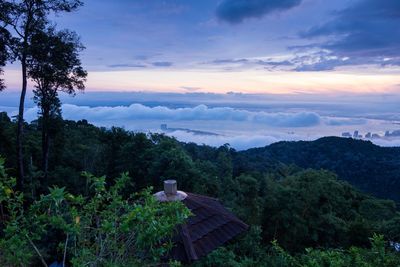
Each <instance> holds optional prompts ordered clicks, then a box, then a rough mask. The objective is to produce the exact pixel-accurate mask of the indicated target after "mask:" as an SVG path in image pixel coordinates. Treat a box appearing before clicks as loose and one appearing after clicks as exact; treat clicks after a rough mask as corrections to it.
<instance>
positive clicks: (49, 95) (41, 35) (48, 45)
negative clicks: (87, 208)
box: [27, 28, 87, 184]
mask: <svg viewBox="0 0 400 267" xmlns="http://www.w3.org/2000/svg"><path fill="white" fill-rule="evenodd" d="M30 43H31V48H30V50H29V54H30V56H29V57H28V60H27V66H28V75H29V77H30V78H31V79H32V80H33V81H34V82H35V89H34V91H33V92H34V101H35V102H36V103H37V105H38V106H39V108H40V115H41V116H42V118H41V122H42V155H43V156H42V170H43V172H44V175H43V178H44V184H45V183H46V180H47V172H48V162H49V145H50V126H51V125H52V122H53V121H54V120H57V119H58V118H60V116H61V105H60V99H59V97H58V92H59V91H62V92H65V93H67V94H69V95H74V94H75V91H76V90H84V89H85V85H84V82H85V81H86V76H87V72H86V71H85V70H84V69H83V68H82V66H81V61H80V59H79V52H80V51H82V50H83V49H84V47H83V46H82V44H81V43H80V41H79V38H78V36H77V35H76V34H75V33H74V32H70V31H67V30H64V31H59V32H56V31H55V29H54V28H48V29H46V30H43V31H37V32H36V33H35V34H34V35H33V36H32V39H31V40H30ZM43 51H46V52H45V53H44V52H43Z"/></svg>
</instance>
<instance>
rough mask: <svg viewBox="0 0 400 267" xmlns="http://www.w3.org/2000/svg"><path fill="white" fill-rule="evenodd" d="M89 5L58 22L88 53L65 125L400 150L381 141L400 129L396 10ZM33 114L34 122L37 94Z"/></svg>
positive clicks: (313, 5) (11, 107) (4, 99)
mask: <svg viewBox="0 0 400 267" xmlns="http://www.w3.org/2000/svg"><path fill="white" fill-rule="evenodd" d="M84 3H85V5H84V6H83V7H82V8H81V9H80V10H79V11H78V12H76V13H73V14H68V15H64V16H60V17H56V18H53V19H54V21H56V22H57V24H58V28H60V29H61V28H68V29H72V30H74V31H76V32H77V33H78V34H79V35H80V36H81V40H82V42H83V44H84V45H85V46H86V50H85V51H84V52H83V54H82V59H83V65H84V67H85V68H86V69H87V70H88V71H89V77H88V82H87V84H86V93H85V94H78V95H77V96H76V97H75V98H71V97H67V96H64V95H61V97H62V98H61V100H62V103H63V104H64V105H63V117H64V118H66V119H72V120H79V119H87V120H89V121H90V122H91V123H94V124H96V125H100V126H106V127H111V126H121V127H125V128H126V129H128V130H135V131H144V132H148V131H151V132H160V124H165V123H166V124H168V127H169V128H171V129H170V130H169V131H168V132H167V134H169V135H173V136H175V137H177V138H178V139H179V140H182V141H188V142H189V141H194V142H197V143H205V144H209V145H222V144H225V143H230V144H231V145H232V146H233V147H235V148H237V149H245V148H249V147H255V146H263V145H267V144H270V143H273V142H276V141H279V140H314V139H316V138H319V137H322V136H328V135H335V136H341V135H342V133H343V132H349V133H351V134H353V133H354V131H359V134H361V135H363V138H365V135H366V134H367V133H371V134H373V133H375V134H378V135H379V136H381V138H375V139H370V140H371V141H373V142H374V143H376V144H379V145H386V146H397V145H400V135H399V136H396V137H393V136H391V137H384V135H385V132H386V131H389V132H393V131H396V130H399V128H400V113H399V110H400V93H399V92H400V27H399V25H400V1H399V0H334V1H327V0H201V1H200V0H113V1H109V0H86V1H84ZM5 78H6V82H7V85H8V88H7V90H6V91H5V92H3V93H1V95H0V111H2V110H3V111H7V112H8V113H9V114H10V115H15V114H16V112H17V106H18V99H19V96H18V92H19V88H20V71H19V66H18V65H16V64H14V65H9V66H7V67H6V69H5ZM30 86H31V87H32V84H31V85H30ZM26 109H27V110H26V119H27V120H28V121H32V120H34V119H36V118H37V114H38V113H37V108H35V104H34V103H33V101H32V93H31V92H29V93H28V97H27V103H26ZM182 129H183V130H182ZM184 129H190V130H199V131H204V132H209V133H212V134H211V135H207V134H205V135H198V134H196V132H195V131H194V132H193V131H186V130H184ZM365 139H366V138H365Z"/></svg>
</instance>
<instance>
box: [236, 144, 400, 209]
mask: <svg viewBox="0 0 400 267" xmlns="http://www.w3.org/2000/svg"><path fill="white" fill-rule="evenodd" d="M277 162H283V163H285V164H295V165H297V166H300V167H302V168H313V169H326V170H331V171H333V172H335V173H336V174H337V175H338V176H339V178H340V179H343V180H345V181H347V182H349V183H350V184H352V185H354V186H355V187H356V188H358V189H360V190H362V191H364V192H368V193H371V194H373V195H374V196H377V197H380V198H389V199H392V200H395V201H396V202H400V148H398V147H380V146H376V145H374V144H372V143H371V142H369V141H368V142H366V141H362V140H354V139H352V138H339V137H325V138H321V139H319V140H316V141H314V142H304V141H303V142H279V143H275V144H272V145H270V146H267V147H263V148H254V149H249V150H247V151H243V152H241V153H239V154H238V156H237V157H236V159H235V167H236V169H237V170H238V171H239V172H240V171H250V170H257V171H261V172H263V171H266V170H268V169H270V168H271V166H274V165H276V163H277Z"/></svg>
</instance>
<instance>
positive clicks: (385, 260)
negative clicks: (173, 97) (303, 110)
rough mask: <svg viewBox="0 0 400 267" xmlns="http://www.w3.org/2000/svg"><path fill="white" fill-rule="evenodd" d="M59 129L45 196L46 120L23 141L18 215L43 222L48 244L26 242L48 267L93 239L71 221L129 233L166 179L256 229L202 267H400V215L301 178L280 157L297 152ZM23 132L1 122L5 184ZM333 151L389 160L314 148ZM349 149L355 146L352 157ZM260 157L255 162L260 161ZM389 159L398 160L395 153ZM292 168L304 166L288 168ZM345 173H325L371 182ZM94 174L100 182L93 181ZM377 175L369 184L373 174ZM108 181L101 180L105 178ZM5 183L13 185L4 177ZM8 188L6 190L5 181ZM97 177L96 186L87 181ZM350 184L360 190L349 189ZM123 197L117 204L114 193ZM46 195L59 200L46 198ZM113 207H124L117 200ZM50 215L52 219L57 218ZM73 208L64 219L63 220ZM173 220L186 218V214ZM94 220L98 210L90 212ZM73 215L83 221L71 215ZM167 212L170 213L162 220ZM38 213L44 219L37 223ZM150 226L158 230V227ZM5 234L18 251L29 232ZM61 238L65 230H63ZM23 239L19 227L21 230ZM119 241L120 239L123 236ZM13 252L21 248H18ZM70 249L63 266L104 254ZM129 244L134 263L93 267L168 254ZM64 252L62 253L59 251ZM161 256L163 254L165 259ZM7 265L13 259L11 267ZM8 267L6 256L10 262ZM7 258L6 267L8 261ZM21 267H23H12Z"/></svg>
mask: <svg viewBox="0 0 400 267" xmlns="http://www.w3.org/2000/svg"><path fill="white" fill-rule="evenodd" d="M51 126H52V127H51V128H50V129H49V133H50V140H51V142H50V150H49V151H50V153H49V168H48V174H47V177H48V178H47V185H44V184H43V183H39V181H40V179H42V177H43V172H42V170H41V168H40V166H41V159H42V155H41V148H42V147H41V127H42V120H41V119H40V118H39V119H38V120H37V121H34V122H32V123H30V124H26V125H25V126H24V129H25V139H26V142H25V146H24V153H25V155H26V162H24V164H25V169H26V170H27V172H26V175H25V181H24V184H25V185H26V187H25V189H24V192H23V193H24V197H23V203H25V204H24V205H23V206H25V207H22V206H21V205H22V204H18V205H19V206H18V205H17V207H19V209H23V210H25V211H24V212H25V213H24V214H28V215H29V214H33V215H32V216H34V217H35V216H38V218H37V219H36V221H35V220H33V219H30V220H31V221H33V222H35V223H36V224H37V225H44V226H43V227H36V228H35V229H37V231H40V233H36V232H34V233H30V234H34V236H35V240H33V239H32V240H33V241H35V244H36V245H37V246H38V247H39V249H40V251H42V253H43V255H42V257H43V258H44V260H45V261H47V262H49V261H50V260H51V259H52V258H51V255H52V254H51V251H54V249H56V248H57V247H63V246H62V245H65V243H66V242H65V240H66V236H69V238H70V240H78V241H79V240H83V239H84V238H85V237H82V236H81V235H79V233H82V232H79V230H76V229H75V228H74V227H75V224H74V218H76V216H77V215H76V214H77V213H79V216H78V217H79V218H80V221H81V222H84V223H86V224H89V225H90V223H91V219H90V218H88V217H89V215H88V214H91V213H96V212H98V213H99V214H103V215H101V216H105V215H107V216H110V218H113V219H115V220H118V221H123V218H125V217H124V216H123V215H124V214H125V215H126V214H129V213H130V212H132V208H130V205H132V207H133V206H135V205H136V206H138V205H139V204H140V203H146V201H145V202H143V199H142V200H138V198H137V197H135V195H132V194H133V193H134V192H142V191H143V190H146V188H148V187H149V186H154V187H155V188H154V190H155V191H156V190H160V189H161V186H162V181H163V180H164V179H166V178H173V179H176V180H177V181H178V186H179V189H181V190H184V191H187V192H195V193H200V194H205V195H209V196H214V197H217V198H219V199H220V200H221V201H222V202H223V203H224V204H225V205H226V206H227V207H228V208H230V209H232V210H233V212H234V213H235V214H237V215H238V216H239V217H240V218H241V219H243V220H244V221H245V222H246V223H248V224H250V225H251V228H250V230H249V232H248V233H247V234H246V235H244V236H242V237H240V238H238V239H237V240H236V242H233V243H232V244H231V245H229V246H227V247H225V248H221V249H219V250H217V251H215V252H214V253H212V254H211V255H210V256H209V257H207V258H206V259H203V260H202V261H200V262H198V263H196V265H199V266H220V265H222V264H223V265H226V266H349V265H354V266H399V264H400V255H399V253H397V252H394V250H393V249H392V248H391V247H390V246H389V241H392V242H399V241H400V227H399V223H400V214H399V212H398V210H397V208H396V204H395V202H394V201H392V200H381V199H377V198H374V197H372V196H369V195H367V194H366V193H363V192H361V191H359V190H358V189H355V188H354V187H353V186H351V185H350V184H349V183H347V182H345V181H343V180H340V179H338V178H337V176H336V174H334V173H333V172H330V171H327V170H313V169H303V168H301V167H304V166H301V164H297V165H300V166H296V165H294V164H291V165H286V164H284V163H282V162H280V161H281V160H282V161H286V160H284V159H283V156H282V155H284V154H285V151H284V148H285V147H286V149H287V154H288V158H289V155H290V156H291V157H295V154H296V153H298V152H295V151H296V146H297V145H298V144H297V143H293V144H291V143H289V144H288V143H280V144H276V145H272V146H271V147H275V146H278V147H279V146H280V148H279V149H277V150H279V153H275V154H277V155H278V156H277V157H275V156H274V155H275V154H273V153H271V152H269V153H270V154H265V155H264V154H263V153H261V152H262V151H267V150H268V149H271V147H269V148H268V147H267V148H263V149H259V151H261V152H260V153H252V152H251V150H250V151H244V152H237V151H235V150H233V149H232V148H230V147H229V146H228V145H225V146H222V147H219V148H213V147H209V146H204V145H203V146H199V145H196V144H183V143H180V142H178V141H176V140H175V139H173V138H169V137H166V136H163V135H158V134H153V135H146V134H144V133H133V132H129V131H125V130H123V129H121V128H112V129H105V128H98V127H95V126H93V125H91V124H89V123H88V122H86V121H78V122H73V121H65V120H62V119H61V118H59V119H58V120H56V121H54V123H53V124H51ZM16 127H17V125H16V122H14V121H12V120H11V119H10V118H9V117H8V116H7V115H6V114H5V113H1V114H0V154H1V155H2V156H4V157H5V158H6V162H5V166H6V168H7V172H8V175H9V177H10V176H15V175H16V174H17V172H16V168H17V166H16V162H17V160H16V158H17V155H16V150H15V146H14V144H15V129H16ZM330 142H333V143H335V142H336V146H335V147H336V149H338V151H336V152H335V153H344V154H346V153H357V152H356V151H357V150H359V151H360V152H358V153H360V154H361V153H368V152H366V151H368V149H370V152H369V153H371V154H372V153H374V151H376V150H380V149H381V148H377V147H375V146H373V145H371V144H370V143H367V142H360V141H355V140H350V139H336V138H327V139H322V140H319V141H316V142H314V144H320V143H330ZM343 142H348V143H345V144H346V145H344V144H343ZM282 144H283V145H285V146H283V145H282ZM307 144H309V147H310V148H309V150H313V151H314V152H315V153H317V152H318V151H317V150H316V148H313V149H312V148H311V147H313V146H312V144H313V142H311V143H307ZM349 144H353V145H349ZM291 145H293V147H295V148H293V149H292V150H290V149H291ZM332 146H334V145H332ZM317 147H320V149H321V151H320V152H318V153H317V154H319V155H321V157H322V156H323V155H325V154H326V152H324V151H327V150H328V151H329V149H325V147H324V146H323V145H318V146H317ZM346 147H347V149H346ZM384 150H385V149H382V150H381V152H380V155H381V156H382V157H383V158H386V159H389V158H390V157H391V156H390V155H391V153H392V152H390V153H387V155H386V154H385V153H384V152H382V151H384ZM259 151H257V150H255V152H259ZM388 151H392V150H391V149H388ZM393 151H395V149H393ZM309 153H310V154H313V153H311V152H309ZM324 153H325V154H324ZM393 153H395V152H393ZM344 154H342V155H344ZM279 155H281V157H279ZM339 155H340V154H339ZM299 158H300V157H299ZM393 160H394V158H393ZM310 161H311V160H310ZM324 161H327V160H326V159H325V160H324V159H321V160H320V162H324ZM332 161H333V160H332ZM388 161H389V160H388ZM286 163H297V162H293V161H286ZM343 164H344V163H343ZM375 164H376V166H375V167H374V169H375V170H376V171H378V170H379V168H385V167H386V166H387V165H382V166H384V167H382V166H381V167H379V166H380V165H379V164H378V163H377V162H375ZM305 167H314V166H305ZM315 167H316V168H317V169H320V168H322V167H324V166H318V165H316V166H315ZM346 167H348V168H349V169H348V172H346ZM346 167H340V166H339V163H338V162H335V167H334V168H333V167H331V168H329V166H326V167H324V168H325V169H331V170H333V171H335V170H341V171H342V172H339V171H338V173H340V176H339V177H340V178H343V179H345V178H346V177H351V176H352V175H353V174H354V173H356V172H357V171H358V173H363V170H360V166H354V167H353V168H350V167H351V165H346ZM357 169H358V170H357ZM392 170H393V169H392ZM385 171H389V170H384V169H382V172H383V173H387V172H385ZM82 172H86V175H84V176H82ZM125 172H128V173H129V175H122V177H124V178H117V179H115V178H114V177H121V173H125ZM87 173H92V174H93V175H94V176H93V175H88V174H87ZM371 174H373V173H372V172H371ZM103 175H105V176H104V177H102V176H103ZM3 176H4V177H5V175H3ZM4 177H3V178H2V179H3V180H5V178H4ZM89 177H91V178H90V179H89ZM96 177H101V178H96ZM105 177H107V178H105ZM0 178H1V177H0ZM393 178H395V177H393ZM99 179H100V180H99ZM121 179H122V180H123V181H124V182H123V186H119V185H120V184H121V182H120V181H121ZM371 179H372V181H373V179H375V176H372V175H371ZM95 181H100V184H101V185H102V187H101V190H100V191H101V192H103V193H102V194H101V195H102V196H103V197H104V198H101V199H99V200H96V199H93V196H95V191H93V190H95V189H96V187H93V184H97V185H98V184H99V182H95ZM364 181H365V182H366V183H368V181H369V180H368V176H367V175H365V176H364ZM350 182H353V181H352V180H350ZM371 184H372V182H371ZM116 186H117V187H118V193H116V191H115V190H116V189H115V188H116ZM49 187H50V188H52V189H51V190H50V191H49V189H48V188H49ZM6 188H12V185H7V187H3V195H4V198H3V199H1V198H0V202H1V206H2V208H3V209H2V214H1V217H2V218H5V217H7V216H9V215H7V214H6V213H8V212H7V211H10V210H12V209H11V208H10V207H9V206H8V207H7V205H10V203H11V205H14V204H12V203H15V202H14V200H13V201H11V200H10V192H9V191H8V190H6ZM370 191H372V190H370ZM7 192H8V193H7ZM12 192H13V194H12V195H13V196H14V197H16V196H17V195H19V193H17V192H15V191H12ZM14 192H15V193H14ZM67 192H68V193H67ZM145 192H148V191H145ZM54 194H56V195H58V196H60V195H61V196H62V202H63V203H65V204H63V205H62V206H63V210H62V211H56V210H54V216H56V215H57V216H58V217H57V216H56V218H57V220H61V222H62V223H59V224H52V223H53V222H54V221H52V218H53V217H52V216H50V217H49V218H46V216H43V214H44V213H43V212H44V211H47V210H49V207H50V206H51V205H52V204H51V203H52V201H53V202H54V201H55V198H54V197H52V196H54ZM69 194H71V195H72V196H73V199H80V201H81V202H79V203H76V202H74V201H75V200H74V201H73V200H72V199H71V198H70V197H68V196H69ZM113 194H114V195H113ZM40 195H42V196H40ZM117 195H118V196H120V197H119V198H116V197H115V196H117ZM114 198H116V199H115V201H121V203H124V204H123V205H122V206H121V210H120V211H119V212H117V213H115V212H114V213H113V212H111V208H110V207H113V205H115V203H113V202H111V203H110V202H109V200H110V199H114ZM149 198H151V197H150V195H149V193H147V197H145V199H147V201H150V200H148V199H149ZM11 199H13V197H12V198H11ZM102 199H103V200H102ZM107 199H108V200H107ZM96 201H98V202H96ZM138 201H139V202H138ZM94 202H95V203H103V204H101V205H100V204H99V205H98V206H96V205H97V204H96V205H94V204H93V203H94ZM118 203H119V202H118ZM135 203H136V204H135ZM148 203H150V204H149V206H148V207H147V206H146V205H144V206H143V205H142V206H141V207H142V210H140V212H146V211H147V208H149V209H150V210H154V209H155V210H159V209H162V207H159V206H158V205H157V204H155V203H153V202H151V201H150V202H148ZM151 203H152V204H151ZM46 205H47V206H46ZM51 207H52V208H51V210H52V209H53V207H54V206H51ZM66 207H67V209H65V208H66ZM175 208H177V209H179V207H175ZM88 209H92V210H91V211H90V212H88ZM166 209H167V208H166ZM71 210H73V211H74V212H75V213H71ZM162 210H164V211H165V209H162ZM34 211H35V212H34ZM103 212H104V213H103ZM36 213H38V214H39V215H35V214H36ZM16 214H18V212H17V213H16ZM51 214H53V213H51ZM85 214H86V215H85ZM146 214H148V213H146ZM151 214H152V213H150V215H151ZM180 214H181V215H182V216H178V217H176V215H171V214H170V213H169V212H168V209H167V210H166V214H165V216H167V217H164V218H169V219H168V222H170V224H168V225H167V226H164V227H170V228H169V229H170V230H171V229H172V227H171V225H174V224H176V223H179V222H181V221H182V218H184V217H185V214H186V213H185V210H181V213H180ZM150 215H148V216H150ZM101 216H100V218H103V219H107V218H106V216H105V217H101ZM11 217H12V216H11ZM147 218H151V217H147ZM25 220H26V219H21V217H18V216H16V218H14V219H13V220H11V222H15V223H17V224H21V225H24V224H25V225H26V223H27V222H26V221H25ZM154 221H155V222H159V221H158V219H157V218H155V219H154ZM9 222H10V220H5V223H3V225H2V227H3V229H2V230H1V231H2V234H1V236H2V241H1V242H0V245H1V244H3V246H4V247H10V248H11V247H12V245H13V244H14V243H12V242H13V239H11V237H20V236H21V233H19V232H18V231H21V230H18V231H17V230H15V229H14V231H17V232H9V231H11V230H9V227H10V225H9ZM59 222H60V221H59ZM56 225H59V226H57V227H58V228H57V229H55V228H56V227H55V226H56ZM71 225H72V226H74V227H71ZM99 225H101V226H102V227H100V228H99V229H95V230H93V231H94V232H93V233H87V234H88V235H90V234H93V235H96V233H97V234H98V232H95V231H105V232H103V234H104V235H107V231H111V230H110V229H108V228H107V227H106V226H107V223H106V222H104V225H103V223H102V222H100V224H99ZM45 226H46V227H45ZM60 227H64V228H62V229H59V228H60ZM132 227H133V226H132ZM135 227H141V224H140V223H139V225H138V226H135ZM160 227H162V226H160ZM26 228H27V227H20V228H19V229H26ZM44 228H45V229H44ZM28 229H31V228H28ZM159 229H160V228H154V232H148V233H147V235H148V236H150V237H151V236H154V235H155V233H156V236H157V233H159V232H158V231H159ZM123 230H126V228H124V229H116V231H123ZM130 231H132V232H134V233H135V232H137V231H140V230H138V228H130ZM165 232H168V231H165ZM10 233H11V234H10ZM25 233H26V232H25ZM121 233H122V232H118V234H121ZM86 238H87V237H86ZM135 238H136V237H135ZM371 238H372V239H371ZM20 240H23V242H25V245H26V246H25V247H24V248H26V252H25V253H24V255H31V257H32V258H31V260H35V262H40V261H39V260H40V257H39V256H38V254H37V253H35V251H34V250H32V246H30V244H29V241H27V240H26V239H23V238H20ZM134 240H135V239H134ZM274 240H276V241H274ZM17 241H18V240H17ZM145 241H146V240H145ZM147 241H149V240H147ZM10 242H11V243H10ZM14 242H16V241H15V240H14ZM18 242H19V241H18ZM21 242H22V241H21ZM26 242H28V243H26ZM149 242H150V243H144V244H145V245H149V244H157V242H159V240H154V239H153V240H150V241H149ZM151 242H153V243H151ZM68 244H69V245H68V249H67V251H68V254H67V255H69V257H67V262H68V263H70V264H73V263H75V265H74V266H82V265H81V264H82V262H83V261H86V262H88V261H90V257H93V255H96V253H97V252H98V251H96V250H94V251H93V250H91V248H93V247H96V245H95V244H96V243H94V245H93V246H89V247H85V245H86V246H87V243H85V242H81V243H79V242H78V243H73V242H68ZM73 244H75V246H78V248H85V251H88V254H85V255H78V254H74V251H76V247H75V248H74V247H73ZM133 244H135V245H132V246H131V247H129V249H132V250H134V251H136V253H132V254H129V253H128V251H131V250H129V249H128V250H126V251H122V254H123V255H127V254H126V253H128V254H129V255H131V256H132V257H127V256H124V257H119V258H118V260H120V262H118V261H117V260H115V258H113V257H111V258H107V257H106V258H104V261H101V262H96V264H97V265H96V264H94V265H92V266H124V265H123V264H127V262H128V261H129V262H130V263H131V264H136V263H137V264H139V262H140V264H142V263H143V262H145V263H150V262H152V260H153V262H154V260H155V259H156V260H157V259H159V258H160V254H157V255H156V256H154V255H151V254H149V251H148V249H149V248H150V247H152V248H154V246H152V245H150V246H149V247H148V248H147V249H146V248H143V243H141V245H140V244H139V245H138V243H135V242H134V243H133ZM14 245H15V244H14ZM119 246H121V243H110V247H111V252H110V254H108V255H116V254H113V253H112V251H113V249H116V250H118V249H117V248H118V247H119ZM156 247H157V246H156ZM157 248H159V247H157ZM74 249H75V250H74ZM141 249H142V250H141ZM143 249H144V250H143ZM2 251H3V250H2ZM61 251H63V250H62V249H61ZM118 251H119V250H118ZM138 251H139V252H138ZM140 251H142V252H140ZM156 252H157V253H161V252H165V251H164V250H161V252H160V251H159V250H157V251H156ZM124 253H125V254H124ZM117 254H118V253H117ZM161 254H162V253H161ZM7 255H8V254H7ZM11 256H13V255H8V256H7V257H11ZM3 257H5V256H4V255H3ZM0 258H2V257H1V256H0ZM79 260H82V261H79ZM121 261H122V263H121ZM107 264H108V265H107ZM110 264H114V265H110ZM118 264H120V265H118ZM121 264H122V265H121ZM15 265H18V264H17V263H15Z"/></svg>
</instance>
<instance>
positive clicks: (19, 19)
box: [0, 0, 82, 190]
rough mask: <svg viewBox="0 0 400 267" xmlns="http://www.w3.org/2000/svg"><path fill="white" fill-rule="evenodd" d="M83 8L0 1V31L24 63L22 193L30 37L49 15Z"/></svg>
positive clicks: (62, 2)
mask: <svg viewBox="0 0 400 267" xmlns="http://www.w3.org/2000/svg"><path fill="white" fill-rule="evenodd" d="M81 5H82V2H81V1H80V0H8V1H6V0H0V11H1V12H0V28H1V29H2V30H3V31H6V32H7V33H8V34H9V35H10V36H11V37H12V38H11V39H12V42H10V49H11V50H12V51H13V53H14V57H15V58H16V59H17V60H18V61H20V63H21V72H22V88H21V96H20V102H19V110H18V127H17V158H18V160H17V161H18V162H17V165H18V179H17V188H18V189H19V190H22V188H23V181H24V155H23V148H22V145H23V125H24V124H23V123H24V105H25V95H26V90H27V84H28V71H27V58H28V56H29V50H30V47H31V43H30V40H31V37H32V35H33V34H34V32H35V31H36V30H37V29H40V28H43V27H44V26H45V25H47V24H49V20H48V17H49V15H50V14H52V13H53V14H57V13H60V12H71V11H74V10H76V9H77V8H78V7H80V6H81Z"/></svg>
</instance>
